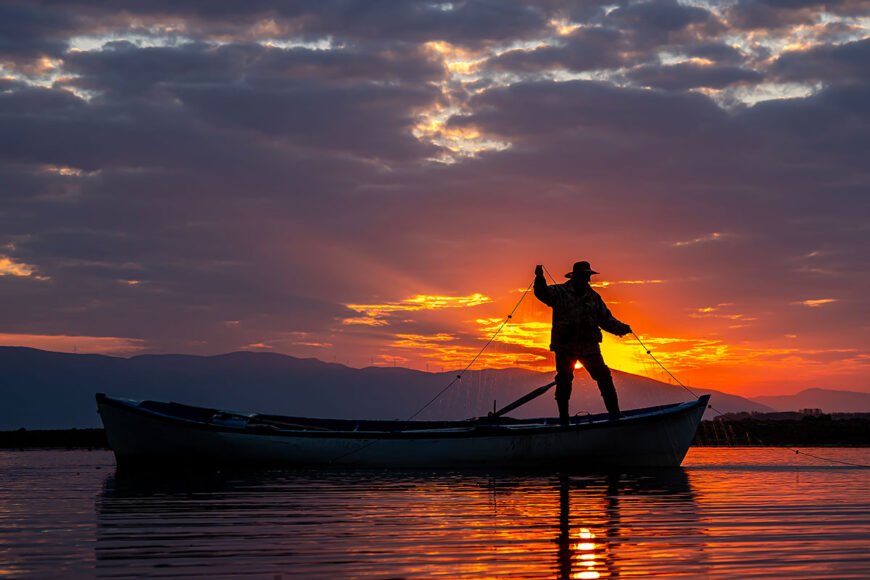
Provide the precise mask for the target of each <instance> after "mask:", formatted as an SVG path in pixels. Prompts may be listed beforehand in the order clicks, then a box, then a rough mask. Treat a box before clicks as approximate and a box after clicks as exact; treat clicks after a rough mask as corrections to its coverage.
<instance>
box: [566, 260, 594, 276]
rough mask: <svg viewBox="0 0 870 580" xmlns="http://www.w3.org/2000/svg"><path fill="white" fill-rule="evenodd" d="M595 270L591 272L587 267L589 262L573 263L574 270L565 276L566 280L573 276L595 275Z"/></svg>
mask: <svg viewBox="0 0 870 580" xmlns="http://www.w3.org/2000/svg"><path fill="white" fill-rule="evenodd" d="M597 273H598V272H596V271H595V270H593V269H592V268H591V267H590V266H589V262H574V268H573V269H572V270H571V271H570V272H568V273H567V274H565V277H566V278H570V277H571V276H573V275H574V274H597Z"/></svg>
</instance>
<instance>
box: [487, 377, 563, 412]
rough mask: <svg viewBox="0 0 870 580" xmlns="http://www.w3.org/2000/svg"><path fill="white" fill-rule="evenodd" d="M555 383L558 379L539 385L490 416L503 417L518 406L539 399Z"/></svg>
mask: <svg viewBox="0 0 870 580" xmlns="http://www.w3.org/2000/svg"><path fill="white" fill-rule="evenodd" d="M555 384H556V381H553V382H552V383H549V384H546V385H544V386H543V387H538V388H537V389H535V390H534V391H532V392H531V393H529V394H527V395H523V396H522V397H520V398H519V399H517V400H516V401H514V402H513V403H511V404H510V405H507V406H506V407H502V408H501V409H499V410H498V411H495V412H494V413H490V414H489V416H490V417H501V416H502V415H504V414H505V413H510V412H511V411H513V410H514V409H516V408H517V407H522V406H523V405H525V404H526V403H528V402H529V401H531V400H533V399H537V398H538V397H540V396H541V395H543V394H544V393H546V392H547V391H549V390H550V387H552V386H553V385H555Z"/></svg>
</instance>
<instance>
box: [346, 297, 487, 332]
mask: <svg viewBox="0 0 870 580" xmlns="http://www.w3.org/2000/svg"><path fill="white" fill-rule="evenodd" d="M490 302H492V298H490V297H489V296H485V295H483V294H479V293H475V294H470V295H468V296H435V295H431V294H416V295H414V296H411V297H410V298H405V299H404V300H400V301H398V302H384V303H381V304H345V306H347V307H348V308H350V309H351V310H353V311H355V312H357V313H358V314H359V316H353V317H350V318H345V319H344V320H342V324H345V325H354V324H359V325H365V326H386V325H387V324H388V321H387V318H388V317H389V316H390V315H392V314H396V313H399V312H414V311H419V310H440V309H443V308H469V307H472V306H480V305H481V304H488V303H490Z"/></svg>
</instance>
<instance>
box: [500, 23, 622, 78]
mask: <svg viewBox="0 0 870 580" xmlns="http://www.w3.org/2000/svg"><path fill="white" fill-rule="evenodd" d="M627 42H628V41H627V39H626V38H625V37H624V35H623V33H622V32H620V31H619V30H615V29H607V28H582V29H580V30H578V31H576V32H575V33H573V34H572V35H571V36H570V37H569V38H568V39H567V40H566V41H565V42H564V43H562V44H561V45H559V46H547V47H541V48H537V49H535V50H511V51H508V52H505V53H502V54H501V55H499V56H496V57H493V58H491V59H489V60H488V61H487V63H486V67H487V69H488V70H491V71H510V72H522V73H535V72H540V71H542V70H548V69H552V68H559V69H566V70H572V71H588V70H596V69H604V68H611V67H618V66H621V65H622V64H623V62H624V59H625V57H624V51H625V49H627V47H628V44H627ZM620 49H622V50H620Z"/></svg>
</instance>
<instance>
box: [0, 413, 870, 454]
mask: <svg viewBox="0 0 870 580" xmlns="http://www.w3.org/2000/svg"><path fill="white" fill-rule="evenodd" d="M692 446H693V447H786V446H807V447H825V446H828V447H870V413H833V414H825V413H821V412H817V413H814V414H807V413H806V412H801V413H752V414H750V413H737V414H727V415H723V416H721V417H717V418H716V419H713V420H708V421H701V426H700V427H699V429H698V433H697V434H696V435H695V439H694V441H692ZM0 449H108V443H107V442H106V434H105V432H104V431H103V429H24V428H22V429H17V430H15V431H0Z"/></svg>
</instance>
